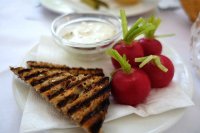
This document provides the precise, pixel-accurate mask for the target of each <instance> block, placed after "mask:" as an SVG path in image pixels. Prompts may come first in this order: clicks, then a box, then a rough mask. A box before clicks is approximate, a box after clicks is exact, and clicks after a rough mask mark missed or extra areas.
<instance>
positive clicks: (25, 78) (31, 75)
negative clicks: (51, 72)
mask: <svg viewBox="0 0 200 133" xmlns="http://www.w3.org/2000/svg"><path fill="white" fill-rule="evenodd" d="M45 72H46V71H45V70H43V71H42V70H41V71H36V72H34V73H32V74H30V75H27V76H25V77H24V80H25V81H27V80H29V79H31V78H34V77H37V76H38V75H40V74H44V73H45Z"/></svg>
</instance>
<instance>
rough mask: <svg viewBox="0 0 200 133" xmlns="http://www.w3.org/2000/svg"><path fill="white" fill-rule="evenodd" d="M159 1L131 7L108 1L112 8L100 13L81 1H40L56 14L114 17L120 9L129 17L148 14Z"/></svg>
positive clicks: (144, 0) (145, 0)
mask: <svg viewBox="0 0 200 133" xmlns="http://www.w3.org/2000/svg"><path fill="white" fill-rule="evenodd" d="M157 1H158V0H141V2H140V3H138V4H136V5H130V6H122V5H119V4H118V3H117V2H115V0H108V1H106V2H107V3H108V4H109V5H110V7H109V9H106V8H100V9H99V10H98V11H96V10H93V9H92V8H90V7H88V6H87V5H85V4H82V3H81V2H80V0H40V2H41V4H42V5H43V6H44V7H45V8H47V9H49V10H51V11H53V12H56V13H61V14H68V13H72V12H104V13H105V12H106V13H111V14H114V15H119V10H120V9H125V10H126V13H127V16H136V15H139V14H143V13H147V12H149V11H152V10H153V9H155V8H156V6H157Z"/></svg>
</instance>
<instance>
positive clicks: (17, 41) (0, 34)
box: [0, 0, 200, 133]
mask: <svg viewBox="0 0 200 133" xmlns="http://www.w3.org/2000/svg"><path fill="white" fill-rule="evenodd" d="M2 3H3V4H2ZM0 9H1V10H0V18H1V20H0V40H1V44H0V55H1V56H0V62H1V65H0V79H1V80H0V129H1V130H0V132H1V133H18V132H19V127H20V121H21V117H22V112H21V110H20V109H19V107H18V106H17V104H16V101H15V99H14V96H13V93H12V86H11V82H12V74H11V73H10V72H9V70H8V68H9V66H10V65H12V66H15V65H18V64H19V62H20V60H21V59H22V58H23V57H24V55H25V54H26V53H27V52H28V51H29V50H30V49H31V48H32V47H33V46H34V44H35V43H36V42H37V41H38V40H39V38H40V36H41V35H50V25H51V22H52V21H53V19H54V18H56V17H57V16H58V15H59V14H55V13H53V12H51V11H48V10H46V9H44V8H43V7H42V6H41V5H39V4H38V1H37V0H29V1H25V0H20V1H14V0H1V4H0ZM151 13H152V12H151ZM151 13H147V14H144V16H149V15H150V14H151ZM154 13H156V15H157V16H159V17H161V18H162V24H161V26H160V28H159V31H158V34H164V33H175V34H176V36H174V37H171V38H165V39H164V40H165V41H166V42H167V45H169V46H170V47H172V48H174V49H175V50H176V51H177V52H178V54H180V55H181V56H182V58H183V60H184V61H185V63H186V64H187V66H188V69H189V71H190V72H191V73H192V75H193V80H194V85H195V88H194V96H193V101H194V103H195V106H192V107H189V108H188V109H187V110H186V112H185V114H184V116H183V117H182V118H181V119H180V120H179V121H178V122H177V123H176V124H175V125H174V126H172V127H170V128H169V129H168V130H167V131H165V132H164V133H199V132H200V127H199V123H200V89H199V87H200V82H199V80H200V78H199V77H198V76H197V75H196V74H195V71H194V70H193V69H194V68H193V66H192V65H191V61H190V28H191V25H192V23H191V22H190V21H189V20H188V18H187V16H186V14H185V12H184V11H183V10H182V8H179V9H177V10H167V11H160V10H157V11H155V12H154ZM136 18H138V17H131V18H129V22H130V23H132V22H134V21H135V20H136Z"/></svg>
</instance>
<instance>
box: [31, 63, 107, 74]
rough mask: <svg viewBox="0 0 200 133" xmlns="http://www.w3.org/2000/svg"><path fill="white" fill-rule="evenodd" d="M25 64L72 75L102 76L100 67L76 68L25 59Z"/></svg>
mask: <svg viewBox="0 0 200 133" xmlns="http://www.w3.org/2000/svg"><path fill="white" fill-rule="evenodd" d="M27 65H28V66H29V67H30V68H37V69H46V70H59V71H66V72H69V73H71V74H73V75H78V74H94V75H101V76H104V73H103V70H102V69H100V68H89V69H85V68H82V67H77V68H76V67H68V66H66V65H59V64H53V63H48V62H39V61H27Z"/></svg>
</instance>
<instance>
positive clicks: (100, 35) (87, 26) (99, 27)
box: [57, 21, 117, 45]
mask: <svg viewBox="0 0 200 133" xmlns="http://www.w3.org/2000/svg"><path fill="white" fill-rule="evenodd" d="M115 29H116V28H115V27H114V26H113V25H111V24H108V23H104V22H97V21H88V22H87V21H85V22H77V23H72V24H67V25H63V26H62V27H60V28H59V30H58V31H57V34H59V35H60V36H61V37H62V38H63V39H65V40H67V41H69V42H75V43H81V44H83V45H87V44H91V43H95V42H100V41H104V40H107V39H109V38H112V37H113V36H114V35H115V34H116V32H117V31H116V30H115Z"/></svg>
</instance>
